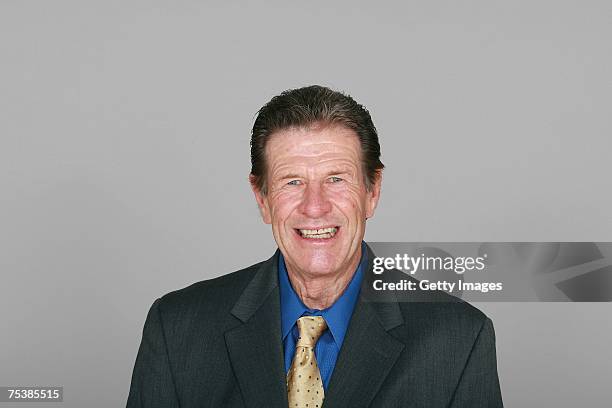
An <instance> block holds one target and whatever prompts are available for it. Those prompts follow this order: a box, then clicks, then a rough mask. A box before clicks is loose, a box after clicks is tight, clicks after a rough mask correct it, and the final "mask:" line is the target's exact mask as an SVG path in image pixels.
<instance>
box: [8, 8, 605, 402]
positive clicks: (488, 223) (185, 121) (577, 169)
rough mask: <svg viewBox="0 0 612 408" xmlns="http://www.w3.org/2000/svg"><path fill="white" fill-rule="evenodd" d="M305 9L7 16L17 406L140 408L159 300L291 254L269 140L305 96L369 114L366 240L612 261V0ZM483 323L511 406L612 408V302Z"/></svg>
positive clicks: (11, 331)
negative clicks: (262, 113) (132, 388)
mask: <svg viewBox="0 0 612 408" xmlns="http://www.w3.org/2000/svg"><path fill="white" fill-rule="evenodd" d="M301 3H303V4H290V3H289V2H280V1H278V2H270V1H268V2H266V3H265V4H266V5H259V6H256V5H255V4H253V3H251V4H249V5H237V4H229V2H202V1H198V2H196V1H193V2H186V1H179V2H177V1H172V2H170V1H166V2H159V1H154V2H151V1H148V2H126V1H98V2H87V1H70V2H68V1H38V2H34V1H31V2H27V1H9V0H3V1H2V2H1V3H0V47H1V54H0V58H1V76H0V115H1V120H0V138H1V144H0V186H1V188H0V205H1V209H0V210H1V211H0V270H1V277H2V280H1V284H0V333H1V335H0V385H15V384H23V385H63V386H64V387H65V389H64V391H65V394H64V401H65V402H64V403H63V404H59V405H62V406H65V407H114V406H121V405H124V404H125V400H126V397H127V392H128V388H129V381H130V375H131V370H132V367H133V363H134V359H135V356H136V351H137V348H138V344H139V342H140V336H141V330H142V325H143V323H144V318H145V316H146V312H147V310H148V308H149V306H150V305H151V303H152V302H153V300H154V299H155V298H156V297H158V296H160V295H162V294H164V293H166V292H168V291H171V290H174V289H176V288H180V287H184V286H186V285H188V284H190V283H192V282H195V281H198V280H202V279H206V278H210V277H214V276H218V275H221V274H224V273H227V272H230V271H233V270H235V269H238V268H241V267H244V266H247V265H249V264H252V263H255V262H258V261H260V260H262V259H264V258H267V257H268V256H269V255H271V254H272V252H273V250H274V249H275V245H274V241H273V239H272V235H271V232H270V231H269V229H268V227H267V226H265V225H264V224H263V223H262V222H261V221H260V219H259V215H258V212H257V209H256V205H255V202H254V200H253V198H252V196H251V192H250V190H249V187H248V184H247V174H248V171H249V149H248V142H249V130H250V127H251V125H252V121H253V118H254V114H255V112H256V111H257V109H258V108H259V107H260V106H261V105H262V104H263V103H265V102H266V101H267V100H268V99H269V98H270V97H271V96H273V95H274V94H276V93H278V92H280V91H282V90H284V89H287V88H292V87H298V86H302V85H307V84H312V83H320V84H324V85H328V86H331V87H333V88H336V89H339V90H344V91H347V92H349V93H350V94H352V95H353V96H354V97H355V98H356V99H357V100H358V101H360V102H362V103H363V104H365V105H366V106H367V107H368V108H369V109H370V111H371V113H372V115H373V118H374V121H375V123H376V124H377V127H378V130H379V132H380V137H381V142H382V148H383V161H384V163H385V164H386V165H387V167H388V168H387V170H386V172H385V179H384V186H383V197H382V202H381V203H380V206H379V209H378V213H377V215H376V217H375V218H374V219H372V220H371V221H370V222H369V224H368V233H367V235H366V239H369V240H373V241H478V242H483V241H582V240H584V241H612V229H611V227H612V212H611V211H610V208H611V206H612V192H611V189H610V182H609V175H610V173H611V170H612V164H611V162H610V151H611V147H612V142H611V141H610V134H611V130H612V126H611V120H610V117H611V115H610V113H611V112H610V107H611V106H612V105H611V102H612V101H611V97H612V92H611V91H612V81H611V77H610V72H612V64H611V62H612V53H611V51H612V45H611V44H612V42H611V41H610V38H612V25H611V23H612V5H611V3H610V2H609V1H599V2H595V1H573V2H568V1H547V2H541V1H512V2H511V1H508V2H496V1H479V2H477V1H461V2H457V1H445V2H437V1H422V2H396V3H386V4H384V3H378V4H373V2H354V1H351V2H349V1H345V2H342V3H339V2H333V3H332V2H323V1H316V2H308V4H305V3H306V2H301ZM262 4H263V3H262ZM478 306H479V307H481V308H482V309H483V310H484V311H485V312H486V313H487V314H488V315H489V316H491V317H492V319H493V321H494V323H495V328H496V331H497V336H498V343H497V345H498V359H499V371H500V377H501V384H502V392H503V395H504V399H505V402H506V405H507V406H508V407H536V406H538V407H540V406H556V407H575V406H577V405H580V406H583V407H604V406H609V405H610V399H611V398H612V396H611V395H610V394H611V391H610V390H611V388H610V386H609V385H610V384H609V383H610V379H611V378H612V364H611V361H612V351H611V350H610V346H609V345H610V343H612V328H611V327H610V312H611V311H612V307H611V305H610V303H602V304H571V303H548V304H545V303H522V304H519V303H501V304H500V303H486V304H479V305H478ZM28 405H29V404H21V405H19V406H22V407H24V408H25V407H26V406H28ZM2 406H6V404H4V405H2ZM31 406H38V407H39V406H40V405H35V404H34V405H31Z"/></svg>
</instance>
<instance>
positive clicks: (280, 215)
mask: <svg viewBox="0 0 612 408" xmlns="http://www.w3.org/2000/svg"><path fill="white" fill-rule="evenodd" d="M270 202H271V207H270V211H271V214H272V223H273V224H274V223H282V222H284V221H285V220H286V219H287V218H288V217H289V215H291V213H292V212H293V210H294V209H295V207H297V206H298V205H299V202H300V201H299V197H298V195H297V194H296V193H292V192H285V191H281V192H278V193H276V194H274V195H273V196H272V197H271V200H270Z"/></svg>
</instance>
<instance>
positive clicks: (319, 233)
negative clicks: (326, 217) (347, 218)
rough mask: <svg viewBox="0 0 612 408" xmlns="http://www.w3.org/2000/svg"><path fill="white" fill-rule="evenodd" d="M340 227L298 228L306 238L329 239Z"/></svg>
mask: <svg viewBox="0 0 612 408" xmlns="http://www.w3.org/2000/svg"><path fill="white" fill-rule="evenodd" d="M338 228H340V227H328V228H319V229H296V231H297V232H298V233H299V234H300V235H301V237H302V238H306V239H329V238H333V237H334V235H336V232H338Z"/></svg>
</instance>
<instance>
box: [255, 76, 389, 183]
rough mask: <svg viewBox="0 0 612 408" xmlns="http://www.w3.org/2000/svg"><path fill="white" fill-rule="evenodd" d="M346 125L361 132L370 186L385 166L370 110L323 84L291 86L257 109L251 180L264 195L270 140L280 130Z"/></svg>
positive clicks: (365, 169) (358, 133)
mask: <svg viewBox="0 0 612 408" xmlns="http://www.w3.org/2000/svg"><path fill="white" fill-rule="evenodd" d="M317 124H322V125H342V126H345V127H347V128H349V129H352V130H353V131H355V133H356V134H357V137H358V138H359V142H360V144H361V153H362V165H363V169H364V174H365V183H366V188H367V189H368V190H369V189H370V188H371V187H372V184H374V182H375V181H376V178H377V177H378V176H379V171H380V170H382V169H383V168H384V167H385V166H384V164H382V162H381V161H380V145H379V143H378V133H377V132H376V127H374V123H373V122H372V118H371V117H370V113H369V112H368V111H367V109H366V108H364V107H363V106H362V105H360V104H358V103H357V102H355V100H354V99H353V98H351V97H350V96H349V95H345V94H343V93H341V92H337V91H333V90H331V89H329V88H326V87H324V86H319V85H312V86H307V87H304V88H298V89H289V90H287V91H284V92H283V93H281V94H280V95H277V96H275V97H273V98H272V99H271V100H270V101H269V102H268V103H266V104H265V105H264V106H263V107H262V108H261V109H260V110H259V112H257V118H255V123H254V124H253V131H252V133H251V180H252V183H253V184H254V185H255V186H256V187H257V189H258V190H259V191H261V192H262V193H263V194H266V193H267V186H266V155H265V150H266V143H267V142H268V140H269V139H270V136H271V135H272V134H273V133H274V132H277V131H279V130H283V129H288V128H292V127H308V126H311V125H317Z"/></svg>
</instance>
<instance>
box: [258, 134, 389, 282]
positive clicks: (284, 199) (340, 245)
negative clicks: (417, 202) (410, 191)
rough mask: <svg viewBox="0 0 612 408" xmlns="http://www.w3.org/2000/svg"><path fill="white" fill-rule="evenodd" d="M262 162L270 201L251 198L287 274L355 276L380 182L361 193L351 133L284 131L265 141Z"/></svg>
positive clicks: (356, 143)
mask: <svg viewBox="0 0 612 408" xmlns="http://www.w3.org/2000/svg"><path fill="white" fill-rule="evenodd" d="M266 158H267V185H268V193H267V194H266V195H262V194H261V192H260V191H258V190H257V189H256V188H254V192H255V196H256V198H257V202H258V204H259V207H260V210H261V214H262V217H263V220H264V222H265V223H267V224H271V225H272V232H273V233H274V238H275V240H276V242H277V244H278V246H279V248H280V250H281V252H282V253H283V255H284V257H285V262H286V263H287V266H288V267H289V268H290V269H291V270H296V271H299V272H300V273H302V274H306V275H309V276H311V277H316V276H322V275H330V274H331V275H333V274H341V273H343V272H347V270H349V268H353V269H354V268H356V266H357V263H358V262H359V258H360V256H361V241H362V239H363V236H364V233H365V222H366V218H370V217H372V216H373V215H374V210H375V208H376V204H377V203H378V198H379V195H380V177H378V180H377V181H376V183H375V184H374V185H373V186H372V188H371V189H370V190H371V191H367V190H366V186H365V182H364V180H365V178H364V174H363V169H362V162H361V146H360V144H359V139H358V138H357V135H356V134H355V132H354V131H352V130H350V129H348V128H346V127H343V126H325V127H321V126H318V127H311V128H292V129H286V130H282V131H279V132H277V133H274V134H273V135H272V136H271V137H270V139H269V140H268V143H267V145H266Z"/></svg>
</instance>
